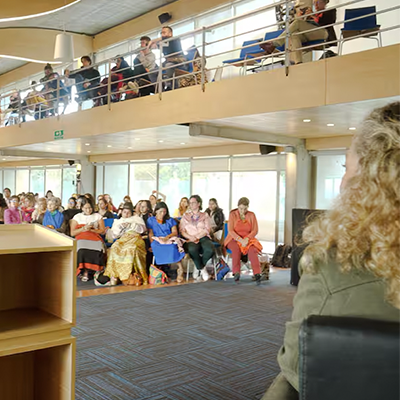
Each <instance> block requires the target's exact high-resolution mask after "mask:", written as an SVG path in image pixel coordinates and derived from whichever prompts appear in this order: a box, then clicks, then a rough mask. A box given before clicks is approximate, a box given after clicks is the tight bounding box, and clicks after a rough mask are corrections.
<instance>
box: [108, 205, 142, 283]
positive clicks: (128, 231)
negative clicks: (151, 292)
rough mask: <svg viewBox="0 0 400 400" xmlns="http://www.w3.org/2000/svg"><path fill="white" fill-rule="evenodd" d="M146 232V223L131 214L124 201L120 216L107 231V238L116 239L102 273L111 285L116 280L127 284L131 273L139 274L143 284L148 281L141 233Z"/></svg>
mask: <svg viewBox="0 0 400 400" xmlns="http://www.w3.org/2000/svg"><path fill="white" fill-rule="evenodd" d="M144 232H146V224H145V223H144V221H143V219H142V218H141V217H139V216H137V215H135V216H133V208H132V205H131V204H130V203H126V204H125V205H124V208H123V209H122V216H121V218H120V219H116V220H115V221H114V223H113V226H112V228H111V229H110V230H109V231H108V232H107V239H108V240H110V239H111V240H115V239H118V240H117V241H116V242H115V243H114V244H113V245H112V246H111V251H110V254H109V256H108V260H107V267H106V270H105V271H104V275H105V276H108V277H109V278H110V279H111V285H116V284H117V283H118V280H120V281H122V283H123V284H125V285H126V284H128V282H129V277H130V276H131V274H133V273H137V274H139V275H140V276H141V277H142V279H143V285H147V283H148V275H147V272H146V246H145V243H144V241H143V239H142V236H141V234H142V233H144Z"/></svg>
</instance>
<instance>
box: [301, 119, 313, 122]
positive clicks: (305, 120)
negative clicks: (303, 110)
mask: <svg viewBox="0 0 400 400" xmlns="http://www.w3.org/2000/svg"><path fill="white" fill-rule="evenodd" d="M303 122H311V119H303Z"/></svg>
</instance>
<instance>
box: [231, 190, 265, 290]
mask: <svg viewBox="0 0 400 400" xmlns="http://www.w3.org/2000/svg"><path fill="white" fill-rule="evenodd" d="M249 204H250V202H249V199H248V198H247V197H242V198H241V199H239V201H238V208H236V209H234V210H232V211H231V212H230V214H229V222H228V235H227V237H226V238H225V247H227V248H228V249H229V250H230V251H231V252H232V272H233V278H234V280H235V282H239V279H240V262H241V258H242V255H246V254H247V255H248V256H249V260H250V262H251V268H252V269H253V273H254V277H255V281H256V282H257V284H259V283H260V280H261V269H260V261H259V259H258V254H259V253H261V251H262V246H261V243H260V242H259V241H258V240H257V239H256V236H257V233H258V223H257V218H256V215H255V214H254V213H253V212H251V211H249Z"/></svg>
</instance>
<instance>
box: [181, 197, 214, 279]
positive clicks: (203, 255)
mask: <svg viewBox="0 0 400 400" xmlns="http://www.w3.org/2000/svg"><path fill="white" fill-rule="evenodd" d="M202 203H203V201H202V200H201V197H200V196H198V195H194V196H192V197H191V198H190V199H189V208H190V211H188V212H186V213H185V214H184V215H183V216H182V219H181V222H180V225H179V228H180V233H181V234H182V236H183V237H184V238H185V239H186V240H187V242H186V243H185V245H184V248H185V251H186V253H188V254H189V255H190V257H191V259H192V260H193V262H194V264H195V266H196V269H197V271H201V278H203V280H205V281H206V280H208V278H209V276H208V273H207V270H206V267H205V266H206V264H207V262H208V261H209V260H210V259H211V258H212V256H213V255H214V253H215V248H214V245H213V243H212V241H211V239H210V232H211V219H210V217H209V215H208V214H206V213H203V212H201V208H202ZM193 275H194V277H195V276H196V275H197V274H195V273H193ZM197 276H198V275H197ZM201 278H200V277H199V278H198V280H201Z"/></svg>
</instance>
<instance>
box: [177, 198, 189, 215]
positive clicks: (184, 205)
mask: <svg viewBox="0 0 400 400" xmlns="http://www.w3.org/2000/svg"><path fill="white" fill-rule="evenodd" d="M188 208H189V199H188V198H187V197H182V198H181V201H180V202H179V207H178V208H177V209H176V210H175V212H174V218H182V217H183V214H185V212H186V211H187V210H188Z"/></svg>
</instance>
